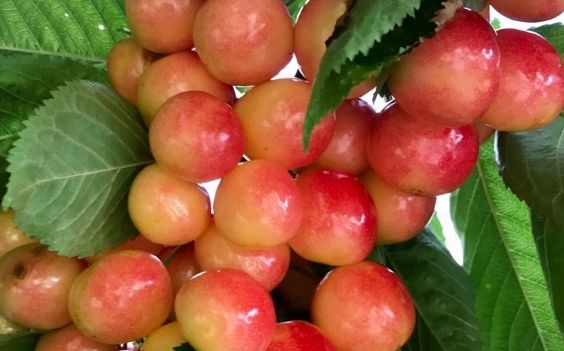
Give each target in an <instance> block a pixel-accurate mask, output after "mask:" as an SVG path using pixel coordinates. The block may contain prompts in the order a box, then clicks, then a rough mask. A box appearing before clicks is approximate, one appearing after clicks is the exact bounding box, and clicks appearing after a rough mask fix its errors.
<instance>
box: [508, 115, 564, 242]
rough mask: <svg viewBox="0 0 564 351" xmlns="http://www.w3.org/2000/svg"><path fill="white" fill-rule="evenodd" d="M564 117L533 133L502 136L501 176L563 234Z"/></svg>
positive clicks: (516, 192)
mask: <svg viewBox="0 0 564 351" xmlns="http://www.w3.org/2000/svg"><path fill="white" fill-rule="evenodd" d="M562 140H564V116H562V118H557V119H556V120H555V121H554V122H553V123H551V124H550V125H548V126H547V127H544V128H542V129H538V130H535V131H530V132H518V133H499V134H498V138H497V141H498V145H497V147H498V150H499V151H498V152H499V162H500V169H501V174H502V176H503V180H504V181H505V183H506V184H507V185H508V186H509V187H510V188H511V190H512V191H513V192H514V193H515V194H517V196H518V197H519V198H521V199H523V200H525V201H526V202H527V204H528V205H529V206H530V207H531V208H532V209H533V210H534V211H535V212H536V214H537V215H539V216H541V217H542V218H544V219H547V220H548V221H549V222H550V223H551V224H553V225H554V226H555V227H556V229H558V230H560V231H561V232H563V233H564V215H563V214H564V143H563V142H562Z"/></svg>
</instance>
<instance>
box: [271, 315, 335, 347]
mask: <svg viewBox="0 0 564 351" xmlns="http://www.w3.org/2000/svg"><path fill="white" fill-rule="evenodd" d="M289 350H299V351H335V350H336V349H335V348H334V347H333V345H331V342H330V341H329V340H328V339H327V337H326V336H325V335H324V334H323V332H322V331H321V330H320V329H319V328H317V327H316V326H315V325H313V324H311V323H307V322H304V321H290V322H284V323H278V324H277V325H276V330H275V331H274V336H273V337H272V341H271V342H270V346H268V349H267V350H266V351H289Z"/></svg>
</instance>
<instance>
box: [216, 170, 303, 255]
mask: <svg viewBox="0 0 564 351" xmlns="http://www.w3.org/2000/svg"><path fill="white" fill-rule="evenodd" d="M303 207H304V204H303V201H302V197H301V195H300V191H299V189H298V186H297V185H296V183H295V182H294V180H293V179H292V177H291V176H290V175H289V174H288V172H287V171H286V169H284V168H283V167H282V166H279V165H278V164H276V163H274V162H270V161H265V160H252V161H249V162H245V163H243V164H240V165H239V166H237V167H235V169H233V170H232V171H231V172H230V173H228V174H227V175H226V176H225V177H223V179H222V180H221V182H220V183H219V187H218V188H217V192H216V194H215V200H214V220H215V225H216V226H217V228H218V229H219V230H220V231H221V232H222V233H223V235H225V237H226V238H227V239H229V240H230V241H232V242H234V243H235V244H238V245H242V246H249V247H265V246H276V245H280V244H283V243H285V242H287V241H288V240H289V239H290V238H291V237H293V236H294V235H295V234H296V233H297V231H298V228H299V226H300V223H301V221H302V214H303Z"/></svg>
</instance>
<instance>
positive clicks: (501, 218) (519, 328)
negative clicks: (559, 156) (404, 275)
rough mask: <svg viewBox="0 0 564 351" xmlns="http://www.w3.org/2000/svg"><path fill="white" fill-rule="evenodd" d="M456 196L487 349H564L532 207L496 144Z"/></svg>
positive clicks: (487, 148)
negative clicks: (509, 177) (502, 170)
mask: <svg viewBox="0 0 564 351" xmlns="http://www.w3.org/2000/svg"><path fill="white" fill-rule="evenodd" d="M451 201H452V202H451V211H452V215H453V221H454V224H455V226H456V229H457V231H458V233H459V234H460V236H461V238H462V240H463V246H464V267H465V268H466V270H467V271H468V272H469V273H470V276H471V277H472V279H473V281H474V283H475V285H476V286H477V288H478V291H477V297H476V308H477V314H478V318H479V320H480V330H481V332H482V339H483V341H484V349H486V350H492V351H497V350H500V351H501V350H503V351H523V350H527V351H529V350H531V351H536V350H564V340H563V339H562V335H561V334H560V331H559V328H558V323H557V321H556V318H555V315H554V311H553V309H552V306H551V301H550V296H549V293H548V286H547V284H546V280H545V278H544V274H543V270H542V266H541V263H540V258H539V255H538V253H537V250H536V247H535V241H534V239H533V236H532V233H531V222H530V217H529V209H528V207H527V206H526V204H525V203H523V202H522V201H520V200H519V199H518V198H517V197H516V196H515V195H514V194H513V193H512V192H511V191H509V190H508V189H507V188H506V187H505V185H504V184H503V180H502V179H501V177H500V175H499V173H498V168H497V164H496V162H495V156H494V152H493V143H491V142H490V143H487V144H486V145H484V146H482V149H481V152H480V160H479V162H478V166H477V169H476V171H475V172H474V173H473V175H472V176H471V178H470V179H469V180H468V181H467V182H466V183H465V184H464V185H463V186H462V187H461V188H460V189H459V190H458V191H457V192H456V193H455V194H454V195H453V196H452V198H451Z"/></svg>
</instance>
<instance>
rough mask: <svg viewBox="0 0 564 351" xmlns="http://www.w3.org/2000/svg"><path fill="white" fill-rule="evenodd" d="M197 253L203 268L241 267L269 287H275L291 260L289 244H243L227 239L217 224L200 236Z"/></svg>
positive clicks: (196, 246)
mask: <svg viewBox="0 0 564 351" xmlns="http://www.w3.org/2000/svg"><path fill="white" fill-rule="evenodd" d="M195 255H196V260H197V262H198V264H199V266H200V267H202V270H213V269H220V268H234V269H240V270H242V271H245V272H247V273H249V275H251V276H252V277H253V278H254V279H255V280H256V281H258V282H259V283H261V284H262V286H264V288H265V289H266V290H272V289H274V287H275V286H276V285H278V283H280V281H281V280H282V278H284V275H285V274H286V272H287V271H288V266H289V264H290V248H289V247H288V244H286V243H284V244H280V245H277V246H272V247H264V248H249V247H244V246H239V245H237V244H235V243H232V242H230V241H229V240H227V238H226V237H225V236H224V235H223V234H222V233H221V232H220V231H219V230H218V229H217V228H216V227H215V226H214V225H212V226H210V227H209V228H208V230H207V231H206V232H205V233H204V234H203V235H201V236H200V237H199V238H198V239H197V240H196V243H195Z"/></svg>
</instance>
